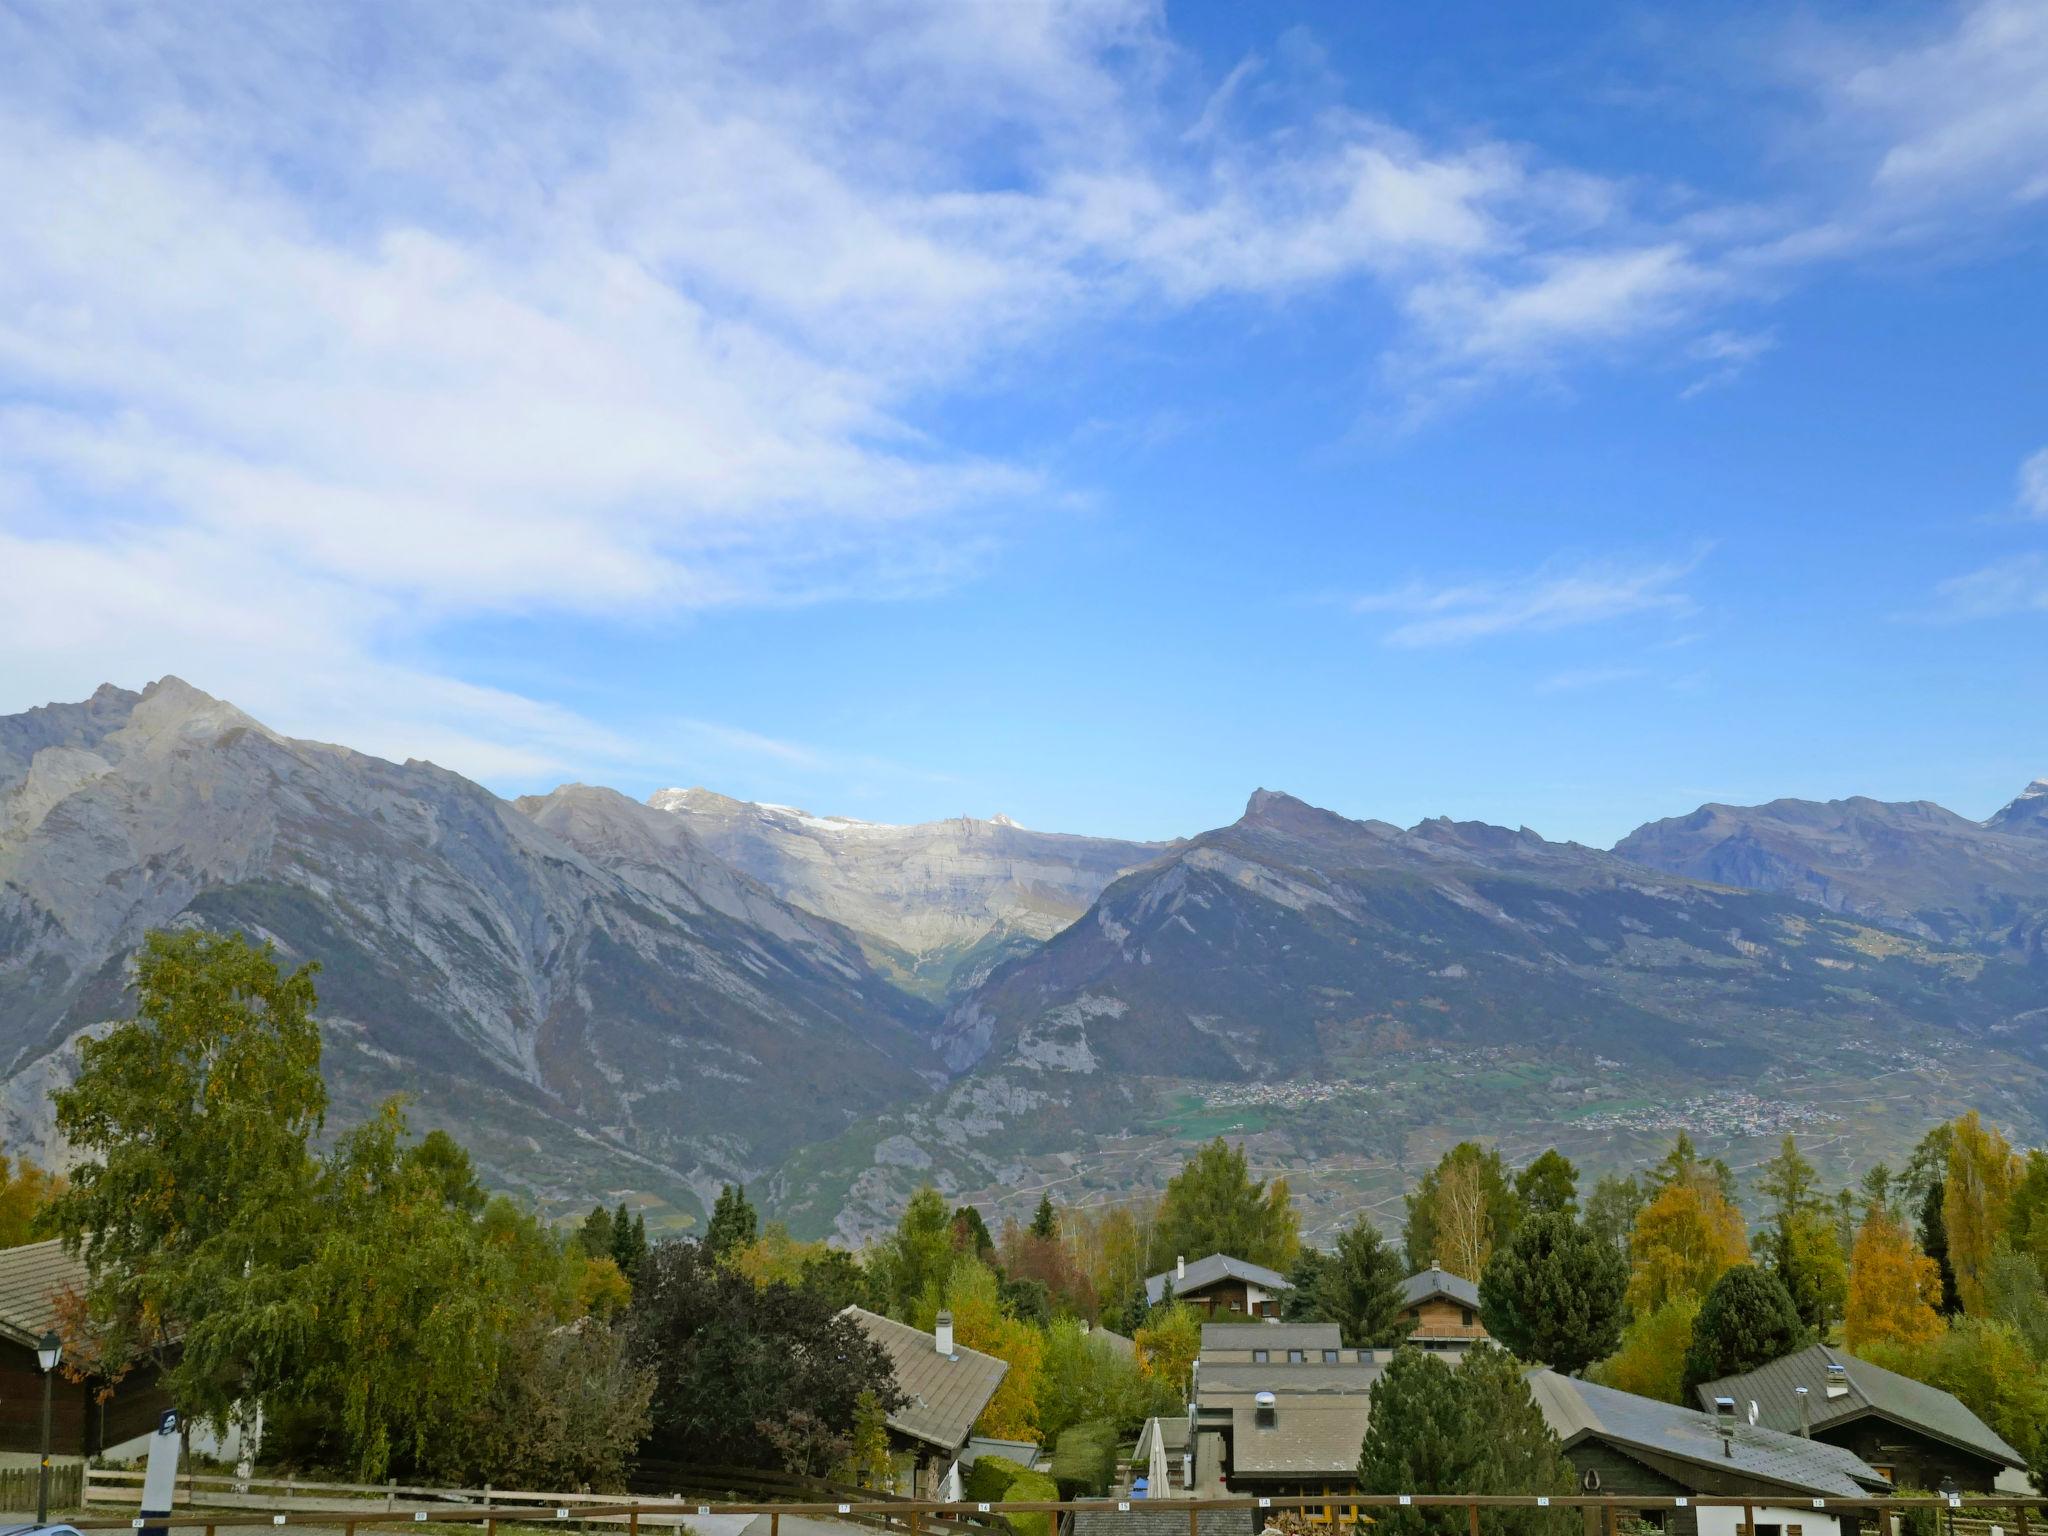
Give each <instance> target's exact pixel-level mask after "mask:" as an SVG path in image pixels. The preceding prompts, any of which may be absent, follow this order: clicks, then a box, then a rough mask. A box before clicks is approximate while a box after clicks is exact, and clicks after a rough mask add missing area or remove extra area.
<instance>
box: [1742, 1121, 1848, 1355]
mask: <svg viewBox="0 0 2048 1536" xmlns="http://www.w3.org/2000/svg"><path fill="white" fill-rule="evenodd" d="M1757 1188H1758V1190H1759V1191H1760V1192H1761V1193H1763V1194H1764V1195H1765V1196H1766V1197H1768V1198H1769V1199H1770V1201H1771V1202H1772V1208H1771V1225H1770V1230H1769V1232H1768V1234H1767V1235H1766V1237H1765V1239H1764V1252H1765V1256H1766V1257H1767V1258H1768V1260H1769V1262H1770V1267H1771V1272H1772V1273H1773V1274H1775V1275H1776V1276H1777V1277H1778V1279H1779V1281H1780V1282H1781V1283H1782V1284H1783V1285H1784V1287H1785V1289H1786V1290H1787V1291H1788V1292H1790V1293H1791V1296H1792V1302H1793V1305H1794V1306H1796V1307H1797V1308H1798V1309H1799V1316H1800V1319H1801V1321H1803V1322H1804V1323H1805V1324H1806V1326H1807V1327H1808V1328H1810V1329H1812V1330H1813V1331H1814V1332H1816V1333H1825V1332H1826V1331H1827V1328H1828V1325H1829V1324H1830V1323H1831V1322H1833V1321H1834V1319H1835V1318H1837V1317H1839V1316H1840V1315H1841V1311H1842V1305H1843V1302H1844V1300H1845V1298H1846V1296H1847V1292H1848V1262H1847V1260H1846V1258H1845V1257H1844V1250H1843V1247H1842V1243H1841V1240H1840V1238H1839V1236H1838V1235H1837V1232H1836V1224H1835V1220H1834V1215H1833V1212H1831V1211H1830V1210H1829V1208H1828V1204H1827V1201H1826V1198H1825V1197H1824V1196H1823V1195H1822V1194H1821V1189H1820V1173H1819V1170H1818V1169H1816V1168H1815V1167H1814V1166H1813V1164H1812V1163H1811V1162H1809V1161H1808V1160H1807V1158H1806V1156H1805V1154H1803V1153H1802V1152H1801V1151H1800V1150H1799V1143H1798V1141H1797V1140H1795V1139H1794V1138H1793V1137H1791V1136H1787V1137H1786V1138H1785V1140H1784V1142H1783V1143H1782V1144H1781V1145H1780V1147H1779V1149H1778V1155H1777V1156H1776V1157H1774V1158H1772V1159H1771V1160H1770V1161H1769V1162H1767V1163H1765V1164H1764V1165H1763V1169H1762V1177H1761V1178H1759V1179H1758V1180H1757Z"/></svg>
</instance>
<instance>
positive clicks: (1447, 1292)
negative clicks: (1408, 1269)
mask: <svg viewBox="0 0 2048 1536" xmlns="http://www.w3.org/2000/svg"><path fill="white" fill-rule="evenodd" d="M1401 1316H1402V1319H1403V1320H1404V1321H1405V1322H1406V1323H1407V1324H1408V1342H1409V1343H1411V1344H1419V1345H1420V1346H1421V1347H1422V1348H1424V1349H1435V1350H1453V1351H1455V1350H1465V1349H1470V1348H1471V1347H1472V1346H1473V1345H1474V1344H1476V1343H1478V1342H1479V1341H1480V1340H1481V1339H1483V1338H1485V1337H1486V1325H1485V1324H1484V1323H1483V1322H1481V1321H1480V1317H1479V1287H1478V1286H1476V1285H1474V1284H1473V1283H1472V1282H1471V1281H1470V1280H1467V1279H1466V1278H1465V1277H1464V1276H1463V1275H1454V1274H1452V1273H1451V1272H1450V1271H1449V1270H1447V1269H1445V1268H1443V1267H1442V1266H1441V1265H1437V1264H1432V1265H1430V1267H1429V1268H1428V1269H1425V1270H1423V1271H1422V1272H1421V1273H1419V1274H1413V1275H1410V1276H1409V1277H1408V1278H1407V1279H1406V1280H1403V1281H1402V1282H1401Z"/></svg>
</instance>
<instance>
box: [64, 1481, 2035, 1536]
mask: <svg viewBox="0 0 2048 1536" xmlns="http://www.w3.org/2000/svg"><path fill="white" fill-rule="evenodd" d="M107 1477H108V1474H105V1473H95V1474H94V1475H93V1478H92V1480H91V1482H92V1483H94V1484H100V1485H101V1486H103V1487H104V1486H107V1485H106V1484H105V1483H103V1482H102V1480H103V1479H106V1478H107ZM180 1481H181V1484H182V1483H184V1482H185V1481H187V1480H185V1479H181V1480H180ZM189 1481H190V1482H191V1483H193V1484H194V1485H196V1486H195V1492H200V1493H204V1492H206V1486H205V1485H208V1484H217V1483H224V1484H228V1485H230V1490H229V1491H231V1490H232V1485H233V1484H234V1481H235V1480H234V1479H232V1478H193V1479H190V1480H189ZM266 1482H267V1483H268V1485H270V1486H275V1482H274V1480H261V1479H252V1480H250V1483H249V1485H248V1486H249V1488H250V1490H251V1492H250V1494H249V1495H242V1496H243V1497H247V1496H252V1495H253V1494H254V1491H255V1488H256V1486H257V1485H258V1484H259V1483H266ZM126 1486H127V1497H129V1498H131V1499H132V1498H133V1497H134V1488H133V1485H132V1483H131V1484H128V1485H126ZM291 1486H294V1487H297V1488H311V1487H314V1486H318V1487H320V1488H322V1489H323V1490H324V1491H323V1493H322V1494H321V1495H319V1496H318V1500H319V1506H320V1507H314V1506H311V1505H309V1504H308V1503H307V1502H306V1501H305V1500H303V1499H302V1500H300V1501H299V1502H297V1503H294V1504H291V1505H285V1506H277V1505H271V1506H268V1507H266V1508H264V1509H263V1510H262V1511H261V1512H258V1511H256V1510H255V1509H205V1508H192V1509H188V1510H187V1512H186V1513H184V1514H176V1513H174V1514H173V1515H172V1517H171V1518H169V1519H168V1520H166V1521H165V1522H163V1523H164V1525H165V1526H167V1527H169V1528H171V1529H174V1530H177V1531H184V1532H192V1531H202V1530H203V1531H204V1533H205V1536H219V1533H220V1532H222V1531H233V1530H240V1529H242V1528H244V1527H263V1526H268V1527H272V1528H275V1527H278V1526H286V1525H317V1526H324V1527H327V1528H329V1529H331V1528H333V1527H334V1526H337V1525H338V1526H341V1527H342V1528H343V1530H344V1532H345V1536H359V1529H358V1528H359V1527H377V1526H386V1525H398V1524H421V1523H426V1522H429V1521H431V1522H432V1523H434V1524H437V1525H447V1524H476V1525H481V1526H483V1528H484V1536H497V1528H498V1525H499V1523H500V1522H501V1521H502V1522H505V1523H508V1524H517V1525H520V1526H535V1525H544V1524H559V1525H562V1526H564V1528H565V1529H566V1524H567V1522H570V1521H572V1520H573V1521H575V1522H577V1523H579V1524H580V1523H583V1522H588V1521H604V1522H610V1523H615V1524H619V1525H623V1526H624V1527H625V1528H626V1530H627V1532H628V1533H629V1536H639V1530H640V1526H641V1524H642V1523H643V1521H645V1522H660V1523H665V1524H674V1523H676V1522H677V1521H679V1520H681V1521H687V1520H688V1519H689V1518H690V1517H692V1516H698V1517H702V1516H710V1515H746V1516H755V1515H766V1516H768V1519H769V1531H770V1536H779V1525H780V1521H781V1519H782V1517H783V1516H786V1515H797V1516H812V1517H818V1518H823V1519H838V1520H848V1519H853V1520H869V1521H875V1522H879V1523H885V1524H887V1525H888V1526H890V1527H891V1528H893V1529H899V1530H905V1531H908V1532H910V1533H911V1536H922V1533H923V1532H925V1531H926V1530H933V1531H934V1536H935V1533H936V1529H937V1528H942V1527H946V1526H952V1525H956V1524H960V1523H965V1522H973V1521H988V1520H990V1519H991V1517H996V1518H1004V1519H1008V1518H1013V1517H1015V1516H1017V1515H1047V1516H1050V1517H1052V1520H1053V1522H1054V1524H1055V1527H1057V1526H1058V1525H1059V1524H1061V1523H1062V1522H1063V1521H1064V1520H1065V1519H1066V1517H1069V1516H1072V1515H1073V1514H1074V1513H1075V1512H1076V1511H1077V1510H1080V1509H1087V1510H1089V1511H1091V1512H1094V1513H1098V1514H1104V1515H1111V1516H1112V1517H1113V1516H1114V1515H1121V1514H1131V1513H1137V1512H1141V1511H1142V1512H1143V1513H1145V1514H1147V1515H1149V1516H1151V1517H1152V1519H1153V1520H1155V1521H1156V1520H1157V1519H1158V1518H1159V1516H1161V1515H1162V1514H1164V1515H1168V1516H1169V1517H1173V1516H1178V1515H1180V1514H1181V1513H1182V1512H1185V1513H1186V1516H1187V1522H1188V1536H1203V1533H1202V1524H1203V1523H1202V1521H1201V1518H1200V1517H1201V1516H1202V1514H1203V1513H1204V1512H1207V1511H1213V1510H1231V1511H1239V1512H1242V1513H1243V1514H1244V1516H1245V1519H1246V1526H1247V1528H1249V1527H1250V1526H1251V1525H1252V1523H1253V1522H1255V1521H1259V1520H1262V1519H1265V1518H1269V1516H1268V1514H1267V1512H1271V1514H1273V1515H1278V1514H1282V1513H1284V1512H1286V1511H1289V1510H1295V1511H1320V1510H1325V1509H1328V1508H1329V1507H1330V1496H1329V1495H1327V1494H1323V1495H1312V1496H1301V1497H1277V1496H1276V1497H1273V1498H1208V1499H1203V1498H1196V1499H1186V1498H1182V1499H1158V1500H1150V1499H1139V1500H1123V1501H1118V1500H1113V1499H1111V1500H1090V1501H1087V1502H1086V1503H1085V1504H1076V1503H1070V1502H1061V1501H1057V1500H1043V1501H1041V1500H1030V1501H1023V1502H1009V1501H1005V1502H999V1503H989V1504H978V1503H938V1502H931V1501H924V1500H915V1499H904V1498H885V1497H877V1496H876V1495H874V1494H873V1493H863V1494H862V1495H861V1496H860V1497H858V1498H847V1499H840V1500H831V1501H817V1502H811V1501H805V1502H800V1503H798V1502H785V1501H766V1502H739V1501H709V1500H707V1501H705V1502H701V1503H697V1504H691V1503H690V1501H689V1500H688V1499H687V1498H682V1499H677V1498H667V1499H647V1498H645V1497H642V1498H638V1499H619V1498H616V1497H614V1496H608V1495H602V1494H516V1495H515V1494H509V1493H499V1492H498V1491H497V1490H491V1494H492V1497H491V1499H490V1501H489V1502H484V1503H463V1502H460V1501H459V1499H460V1496H462V1495H466V1494H480V1493H482V1492H483V1490H480V1489H419V1490H406V1491H407V1492H411V1493H419V1494H428V1495H431V1496H432V1498H433V1499H434V1500H438V1501H440V1502H432V1503H422V1504H417V1505H415V1506H414V1507H412V1508H406V1509H393V1508H388V1507H387V1508H380V1507H379V1503H380V1500H381V1502H383V1503H385V1504H390V1503H394V1502H396V1499H397V1495H398V1493H399V1491H400V1490H399V1489H398V1488H397V1485H395V1484H391V1485H386V1486H385V1487H383V1488H378V1487H376V1486H375V1485H351V1484H322V1485H312V1484H293V1485H291ZM334 1490H354V1492H353V1494H352V1497H351V1498H349V1499H346V1500H342V1501H341V1502H342V1505H343V1507H342V1508H340V1509H336V1508H334V1507H332V1505H330V1504H329V1503H328V1500H329V1498H330V1497H331V1496H332V1495H333V1492H334ZM88 1491H89V1492H90V1491H91V1489H90V1487H89V1489H88ZM210 1497H211V1495H208V1498H209V1499H210ZM514 1499H517V1500H520V1501H522V1502H512V1501H513V1500H514ZM527 1500H533V1501H542V1500H553V1501H554V1502H553V1505H552V1507H548V1506H547V1505H546V1504H544V1503H540V1502H524V1501H527ZM201 1502H202V1504H203V1503H206V1502H208V1500H207V1499H202V1500H201ZM1342 1502H1343V1503H1344V1504H1345V1505H1346V1506H1348V1507H1349V1508H1350V1509H1351V1510H1354V1511H1356V1512H1358V1513H1361V1514H1364V1515H1366V1516H1368V1517H1370V1516H1371V1515H1372V1513H1373V1512H1374V1511H1377V1510H1389V1511H1391V1510H1393V1509H1396V1508H1407V1507H1409V1506H1413V1507H1415V1508H1416V1509H1418V1510H1425V1509H1426V1510H1437V1511H1440V1512H1441V1513H1442V1514H1443V1515H1445V1516H1447V1517H1448V1523H1450V1524H1451V1525H1453V1526H1456V1525H1463V1526H1464V1527H1465V1529H1466V1531H1467V1532H1469V1536H1482V1530H1483V1527H1482V1515H1483V1514H1486V1513H1490V1512H1498V1511H1503V1510H1514V1509H1537V1508H1556V1509H1561V1510H1562V1509H1570V1510H1577V1511H1579V1512H1580V1513H1581V1514H1582V1516H1583V1518H1584V1520H1585V1523H1586V1529H1587V1531H1588V1533H1589V1536H1594V1533H1600V1536H1615V1533H1616V1532H1617V1530H1618V1529H1619V1526H1620V1523H1621V1522H1622V1521H1624V1520H1628V1519H1631V1518H1634V1517H1640V1516H1642V1515H1644V1514H1647V1513H1652V1512H1658V1511H1672V1510H1680V1509H1685V1508H1687V1507H1688V1506H1690V1507H1691V1508H1694V1509H1733V1510H1741V1511H1743V1517H1744V1518H1743V1521H1742V1524H1743V1526H1745V1527H1746V1528H1748V1529H1750V1530H1754V1529H1756V1511H1757V1507H1758V1505H1759V1504H1769V1505H1771V1506H1772V1507H1783V1506H1784V1504H1785V1503H1786V1502H1787V1501H1786V1500H1784V1499H1782V1498H1776V1499H1769V1500H1760V1499H1758V1498H1756V1497H1753V1496H1752V1497H1741V1496H1733V1495H1711V1496H1710V1495H1699V1496H1694V1497H1673V1496H1665V1497H1651V1496H1647V1495H1643V1496H1637V1495H1630V1494H1553V1495H1536V1494H1462V1493H1439V1494H1431V1493H1416V1494H1406V1493H1403V1494H1391V1493H1347V1494H1345V1495H1342ZM1792 1502H1796V1503H1798V1504H1799V1505H1800V1506H1801V1507H1802V1508H1803V1507H1806V1506H1807V1505H1811V1507H1812V1508H1813V1509H1814V1510H1815V1511H1816V1512H1819V1511H1826V1512H1830V1513H1834V1514H1840V1515H1849V1516H1857V1517H1875V1516H1881V1515H1886V1514H1894V1513H1905V1512H1907V1511H1914V1510H1924V1511H1931V1512H1933V1513H1934V1514H1936V1515H1937V1516H1938V1517H1940V1516H1946V1517H1948V1518H1950V1519H1955V1520H1957V1521H1958V1522H1959V1523H1960V1522H1962V1521H1973V1522H1974V1521H1983V1522H1990V1523H1994V1524H1997V1525H1998V1526H1999V1527H2000V1528H2001V1529H2002V1530H2003V1531H2004V1532H2005V1533H2006V1536H2048V1530H2044V1518H2043V1515H2044V1511H2048V1499H2043V1498H2041V1497H2039V1496H2032V1497H2025V1498H2021V1497H2008V1496H2004V1495H1996V1496H1994V1495H1973V1496H1969V1497H1966V1498H1963V1499H1958V1500H1955V1501H1953V1502H1951V1501H1950V1500H1948V1499H1945V1498H1942V1497H1940V1496H1939V1495H1931V1496H1922V1497H1913V1498H1901V1497H1897V1496H1891V1497H1866V1498H1853V1499H1851V1498H1824V1499H1818V1498H1817V1499H1810V1500H1795V1501H1792ZM1461 1516H1462V1518H1460V1517H1461ZM72 1523H73V1524H74V1525H76V1526H77V1528H78V1529H79V1530H81V1531H101V1530H105V1531H112V1530H124V1529H128V1528H130V1527H131V1526H133V1525H135V1524H137V1523H138V1522H136V1521H135V1520H134V1519H133V1518H132V1517H130V1516H126V1515H124V1516H122V1517H119V1518H109V1517H96V1516H91V1515H85V1516H81V1517H79V1518H78V1519H77V1520H75V1521H73V1522H72Z"/></svg>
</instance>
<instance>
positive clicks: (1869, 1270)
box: [1844, 1205, 1948, 1352]
mask: <svg viewBox="0 0 2048 1536" xmlns="http://www.w3.org/2000/svg"><path fill="white" fill-rule="evenodd" d="M1940 1301H1941V1266H1940V1265H1938V1264H1936V1263H1935V1262H1934V1260H1932V1259H1930V1258H1929V1257H1927V1255H1926V1254H1924V1253H1922V1252H1921V1251H1920V1249H1919V1247H1918V1246H1917V1245H1916V1244H1915V1243H1914V1241H1913V1236H1912V1234H1911V1233H1910V1232H1908V1231H1907V1230H1906V1228H1905V1225H1904V1223H1902V1222H1900V1221H1899V1220H1898V1219H1897V1218H1896V1217H1894V1216H1893V1215H1892V1213H1891V1212H1890V1211H1888V1210H1886V1209H1885V1208H1884V1207H1883V1206H1881V1205H1873V1206H1872V1207H1871V1208H1870V1214H1869V1215H1867V1216H1865V1217H1864V1218H1863V1225H1862V1226H1861V1227H1860V1228H1858V1229H1857V1232H1856V1246H1855V1249H1854V1251H1852V1252H1851V1254H1850V1255H1849V1304H1848V1316H1847V1321H1846V1323H1845V1325H1844V1328H1845V1337H1846V1340H1847V1342H1848V1345H1849V1348H1850V1349H1852V1350H1856V1351H1859V1352H1860V1351H1862V1350H1864V1349H1866V1348H1869V1347H1870V1346H1872V1345H1877V1344H1895V1345H1899V1346H1901V1347H1903V1348H1908V1349H1917V1348H1919V1347H1920V1346H1921V1345H1923V1344H1926V1343H1927V1342H1929V1341H1930V1340H1932V1339H1934V1338H1936V1337H1937V1336H1939V1335H1940V1333H1941V1332H1942V1330H1943V1329H1945V1328H1946V1327H1947V1326H1948V1325H1947V1324H1946V1323H1945V1322H1943V1321H1942V1316H1941V1313H1940V1311H1939V1310H1937V1306H1938V1303H1939V1302H1940Z"/></svg>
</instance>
